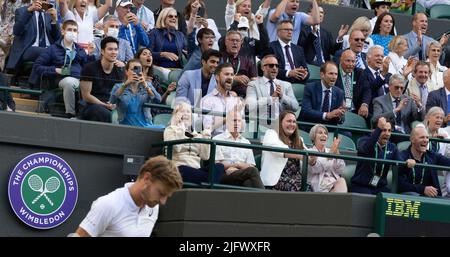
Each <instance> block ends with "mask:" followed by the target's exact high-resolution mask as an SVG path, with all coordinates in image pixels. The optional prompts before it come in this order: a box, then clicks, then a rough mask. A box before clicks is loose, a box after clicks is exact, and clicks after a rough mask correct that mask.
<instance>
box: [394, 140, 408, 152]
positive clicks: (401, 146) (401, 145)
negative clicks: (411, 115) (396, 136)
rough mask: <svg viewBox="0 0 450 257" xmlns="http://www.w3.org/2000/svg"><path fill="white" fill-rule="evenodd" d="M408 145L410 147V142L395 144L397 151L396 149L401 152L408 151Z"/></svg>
mask: <svg viewBox="0 0 450 257" xmlns="http://www.w3.org/2000/svg"><path fill="white" fill-rule="evenodd" d="M410 145H411V142H410V141H403V142H400V143H398V144H397V149H398V150H399V151H403V150H406V149H408V147H409V146H410Z"/></svg>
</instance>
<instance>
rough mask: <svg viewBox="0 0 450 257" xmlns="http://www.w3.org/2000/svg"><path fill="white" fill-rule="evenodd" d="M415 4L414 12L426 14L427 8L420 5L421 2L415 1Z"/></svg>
mask: <svg viewBox="0 0 450 257" xmlns="http://www.w3.org/2000/svg"><path fill="white" fill-rule="evenodd" d="M415 5H416V9H415V11H414V13H415V14H416V13H419V12H421V13H425V14H426V12H427V9H426V8H425V7H424V6H423V5H421V4H419V3H417V2H416V3H415Z"/></svg>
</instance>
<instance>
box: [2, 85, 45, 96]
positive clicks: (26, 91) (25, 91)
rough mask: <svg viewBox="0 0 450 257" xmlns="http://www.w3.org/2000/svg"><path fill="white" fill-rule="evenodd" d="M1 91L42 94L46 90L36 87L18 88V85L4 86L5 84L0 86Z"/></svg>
mask: <svg viewBox="0 0 450 257" xmlns="http://www.w3.org/2000/svg"><path fill="white" fill-rule="evenodd" d="M0 91H5V92H10V93H21V94H30V95H41V94H42V93H43V92H44V91H42V90H34V89H27V88H18V87H4V86H0Z"/></svg>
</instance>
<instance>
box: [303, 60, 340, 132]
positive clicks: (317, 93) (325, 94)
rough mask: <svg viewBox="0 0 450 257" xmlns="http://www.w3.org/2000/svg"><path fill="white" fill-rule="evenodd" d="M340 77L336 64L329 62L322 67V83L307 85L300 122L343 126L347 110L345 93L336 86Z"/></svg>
mask: <svg viewBox="0 0 450 257" xmlns="http://www.w3.org/2000/svg"><path fill="white" fill-rule="evenodd" d="M337 77H338V68H337V66H336V64H335V63H334V62H331V61H327V62H325V63H324V64H322V66H321V67H320V79H321V80H320V81H317V82H313V83H311V84H308V85H306V87H305V91H304V94H303V102H302V110H301V111H300V115H299V117H298V120H300V121H306V122H313V123H322V124H323V123H325V124H331V125H337V124H341V123H342V122H343V121H344V114H345V111H346V108H345V107H344V106H343V104H344V92H343V91H342V89H340V88H338V87H336V86H334V84H335V83H336V80H337Z"/></svg>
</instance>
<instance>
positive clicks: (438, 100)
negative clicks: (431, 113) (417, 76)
mask: <svg viewBox="0 0 450 257" xmlns="http://www.w3.org/2000/svg"><path fill="white" fill-rule="evenodd" d="M433 106H439V107H441V108H442V110H444V112H445V117H444V123H443V124H442V126H444V127H445V126H447V125H448V124H449V123H450V69H448V70H446V71H445V72H444V87H442V88H440V89H438V90H434V91H431V92H430V94H429V95H428V99H427V112H428V110H430V109H431V107H433Z"/></svg>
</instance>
